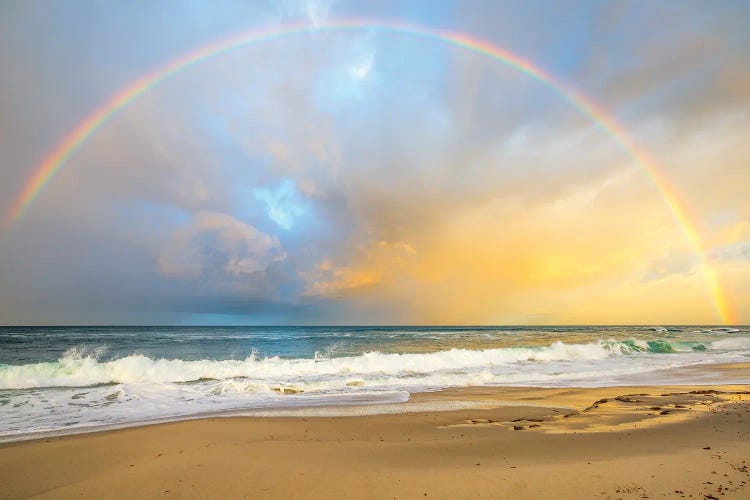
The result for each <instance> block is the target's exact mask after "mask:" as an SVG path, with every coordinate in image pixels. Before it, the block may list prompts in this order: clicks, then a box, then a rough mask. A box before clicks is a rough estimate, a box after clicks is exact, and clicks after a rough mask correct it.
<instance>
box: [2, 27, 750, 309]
mask: <svg viewBox="0 0 750 500" xmlns="http://www.w3.org/2000/svg"><path fill="white" fill-rule="evenodd" d="M359 30H372V31H380V32H387V33H394V34H400V35H408V36H414V37H420V38H425V39H429V40H434V41H438V42H442V43H445V44H449V45H453V46H457V47H461V48H463V49H466V50H469V51H471V52H475V53H478V54H482V55H484V56H487V57H489V58H490V59H493V60H495V61H498V62H501V63H503V64H505V65H507V66H510V67H513V68H515V69H517V70H518V71H520V72H522V73H524V74H526V75H528V76H530V77H532V78H534V79H536V80H538V81H540V82H543V83H544V84H546V85H548V86H549V87H550V88H552V89H554V90H555V91H557V93H558V94H559V95H560V96H561V97H562V98H564V99H565V100H567V101H568V102H570V103H571V104H572V105H574V106H575V107H576V108H578V109H579V110H580V111H581V112H582V113H583V114H585V115H587V116H588V117H589V118H591V119H592V120H593V121H595V122H596V123H598V124H599V126H600V127H602V129H604V130H605V131H606V132H607V133H608V134H609V135H610V136H611V137H612V139H613V140H614V141H616V142H617V143H618V144H619V145H620V146H621V147H622V148H623V149H624V150H625V151H626V152H627V153H628V154H629V155H630V156H631V157H632V159H633V160H634V161H635V162H636V163H637V164H638V165H639V166H640V167H641V168H642V169H643V170H644V171H645V172H646V173H647V174H648V175H649V176H650V177H651V179H652V180H653V182H654V184H655V185H656V187H657V189H658V190H659V192H660V193H661V195H662V197H663V198H664V201H665V202H666V204H667V206H668V207H669V209H670V210H671V212H672V214H673V215H674V217H675V219H676V221H677V223H678V224H679V225H680V227H681V228H682V230H683V232H684V234H685V236H686V237H687V239H688V240H689V242H690V244H691V245H692V246H693V247H694V248H695V251H696V253H697V255H698V256H699V258H700V261H701V267H702V270H703V275H704V279H705V280H706V283H707V285H708V288H709V292H710V295H711V297H712V300H713V302H714V305H715V307H716V311H717V313H718V315H719V317H720V318H721V320H722V322H724V323H736V322H737V319H736V316H735V314H734V311H733V310H732V307H731V306H730V304H729V301H728V300H727V297H726V295H725V293H724V291H723V290H722V288H721V284H720V282H719V278H718V276H717V274H716V271H715V270H714V269H713V268H712V267H711V265H710V262H709V260H708V257H707V255H706V251H705V249H704V248H703V244H702V242H701V239H700V236H699V235H698V232H697V230H696V229H695V225H694V224H692V223H691V220H690V217H689V215H688V211H687V210H686V206H685V204H684V203H682V202H681V201H680V199H679V197H678V195H677V192H676V190H674V189H673V188H672V187H671V186H670V185H669V183H668V181H667V179H666V177H664V175H663V174H662V173H661V172H660V171H659V169H658V168H657V166H656V164H655V163H654V161H653V160H652V159H651V158H650V157H649V155H648V154H647V153H646V151H645V150H643V149H642V148H640V147H639V146H638V145H637V144H636V143H635V141H634V140H633V139H632V137H630V135H629V134H628V133H627V131H626V130H625V129H624V128H623V126H622V125H620V124H619V123H618V122H617V121H616V120H615V119H614V118H613V117H612V116H610V115H609V114H608V113H607V112H606V111H605V110H604V109H603V108H602V107H600V106H599V105H598V104H596V103H595V102H594V101H592V100H591V99H589V98H587V97H585V96H583V95H582V94H580V93H578V92H577V91H575V90H574V89H572V88H570V87H568V86H566V85H565V84H563V83H562V82H560V81H558V80H556V79H554V78H553V77H552V76H550V75H549V74H548V73H546V72H545V71H544V70H542V69H540V68H539V67H537V66H535V65H534V64H532V63H531V62H530V61H528V60H525V59H523V58H521V57H519V56H517V55H515V54H513V53H511V52H509V51H507V50H505V49H503V48H500V47H497V46H494V45H492V44H490V43H489V42H486V41H484V40H480V39H477V38H472V37H471V36H469V35H467V34H462V33H456V32H450V31H444V30H438V29H432V28H428V27H424V26H418V25H413V24H406V23H401V22H377V23H375V22H372V21H368V20H360V19H346V20H340V21H332V22H329V23H326V24H324V25H320V26H310V25H309V24H303V23H298V24H288V25H285V26H276V27H273V28H268V29H262V30H257V31H250V32H244V33H241V34H239V35H235V36H232V37H230V38H227V39H224V40H220V41H216V42H213V43H210V44H208V45H205V46H203V47H200V48H198V49H196V50H194V51H192V52H189V53H187V54H184V55H182V56H180V57H178V58H177V59H175V60H173V61H171V62H169V63H167V64H165V65H163V66H161V67H159V68H157V69H156V70H155V71H152V72H151V73H149V74H146V75H144V76H142V77H140V78H139V79H137V80H135V81H134V82H132V83H130V84H129V85H127V86H125V87H124V88H122V89H121V90H120V91H119V92H117V93H115V94H114V95H113V96H112V97H111V98H110V99H109V100H108V101H106V102H105V103H103V104H102V105H101V106H100V107H99V108H97V109H96V110H95V111H94V112H92V113H91V114H90V115H88V116H87V117H86V119H85V120H83V121H82V122H81V123H80V124H79V125H78V126H76V127H75V128H74V129H73V130H72V131H71V132H70V133H69V134H68V135H66V136H65V137H64V138H63V139H62V140H61V141H60V142H59V143H58V144H57V145H56V146H55V148H54V149H53V150H52V151H51V152H50V154H49V155H48V156H47V157H45V158H44V159H43V160H42V162H41V163H39V165H38V166H37V167H36V168H35V169H34V173H33V174H32V176H31V177H30V178H29V180H28V181H27V182H26V184H25V185H24V187H23V189H22V190H21V192H20V193H19V194H18V196H17V197H16V199H15V201H14V203H13V205H12V206H11V209H10V211H9V212H8V214H7V217H6V218H5V225H6V227H11V226H13V225H14V224H15V223H16V222H17V221H18V220H20V219H21V217H22V216H23V214H24V213H25V212H26V210H27V209H28V207H29V206H30V205H31V203H32V202H33V201H34V200H35V199H36V198H37V197H38V196H39V193H40V192H41V191H42V189H43V188H44V186H46V185H47V184H48V183H49V182H50V180H51V179H52V178H53V177H54V176H55V174H56V173H57V172H59V171H60V169H61V168H62V167H63V165H65V163H66V161H67V160H68V159H69V158H70V157H71V156H72V155H73V154H74V153H75V152H76V151H77V150H78V149H79V148H81V146H82V145H83V144H85V143H86V141H87V140H88V139H89V138H90V137H91V136H92V135H93V134H94V133H95V132H96V131H97V130H99V129H100V128H101V127H102V126H103V125H104V124H105V123H107V121H108V120H109V119H110V118H112V117H113V116H114V115H115V114H117V112H118V111H120V110H122V109H123V108H124V107H126V106H127V105H129V104H130V103H131V102H133V101H134V100H135V99H137V98H138V97H140V96H141V95H143V94H144V93H146V92H148V91H149V90H150V89H152V88H154V87H155V86H157V85H159V84H160V83H161V82H163V81H164V80H166V79H168V78H170V77H171V76H173V75H175V74H177V73H179V72H181V71H184V70H186V69H188V68H190V67H192V66H194V65H196V64H198V63H201V62H203V61H206V60H207V59H210V58H213V57H216V56H219V55H222V54H226V53H228V52H231V51H234V50H237V49H240V48H243V47H247V46H249V45H253V44H259V43H264V42H270V41H272V40H277V39H280V38H284V37H291V36H295V35H305V34H310V33H317V32H346V31H359Z"/></svg>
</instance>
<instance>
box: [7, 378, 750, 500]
mask: <svg viewBox="0 0 750 500" xmlns="http://www.w3.org/2000/svg"><path fill="white" fill-rule="evenodd" d="M723 369H725V370H732V371H734V372H736V373H742V374H743V377H744V376H745V375H747V374H750V364H745V363H743V364H741V365H733V366H727V367H724V368H723ZM461 402H469V403H470V404H464V403H461ZM461 404H463V406H460V407H457V406H459V405H461ZM401 405H407V406H406V407H403V406H402V407H401V410H404V409H407V410H409V409H412V410H417V411H400V412H394V413H380V414H369V415H356V414H350V415H341V414H339V415H338V416H331V415H325V414H322V413H321V414H319V415H312V414H307V415H305V416H303V415H290V414H287V415H274V416H263V417H259V416H212V417H204V418H199V419H192V420H182V421H177V422H168V423H158V424H151V425H145V426H143V425H142V426H137V427H127V428H123V429H117V430H106V431H100V432H90V433H85V434H74V435H66V436H59V437H41V438H38V439H34V440H27V441H16V442H12V443H4V444H0V497H2V498H24V497H28V496H39V497H41V498H72V497H74V496H75V497H79V496H80V495H84V496H94V497H103V496H105V497H123V498H124V497H131V498H132V497H147V498H155V497H162V498H183V497H187V498H195V497H201V498H216V497H248V498H257V497H269V498H278V497H282V498H289V497H294V498H320V497H335V498H343V497H346V498H381V497H382V498H384V497H388V498H393V497H396V498H414V497H421V498H424V496H425V495H427V496H428V497H432V498H434V497H438V498H466V497H496V496H517V497H551V496H554V497H557V498H580V497H593V496H596V497H600V498H647V497H649V498H654V497H656V496H667V497H677V498H682V497H684V498H690V495H692V497H693V498H711V497H707V496H706V495H713V496H715V497H716V498H719V497H722V498H743V497H745V498H746V497H747V495H750V473H748V464H747V462H748V461H750V459H749V458H748V457H750V385H748V384H740V385H722V384H691V385H651V386H624V387H600V388H571V387H566V388H546V389H540V388H528V387H500V388H498V387H474V388H456V389H446V390H443V391H439V392H432V393H416V394H413V395H412V398H411V399H410V401H409V402H408V403H401ZM408 405H412V406H411V407H409V406H408ZM441 405H442V406H441ZM450 405H454V406H453V407H451V406H450ZM396 406H397V405H396ZM437 408H442V409H441V410H438V409H437ZM326 411H327V410H326ZM30 464H33V466H31V465H30ZM456 477H461V481H456V480H455V478H456Z"/></svg>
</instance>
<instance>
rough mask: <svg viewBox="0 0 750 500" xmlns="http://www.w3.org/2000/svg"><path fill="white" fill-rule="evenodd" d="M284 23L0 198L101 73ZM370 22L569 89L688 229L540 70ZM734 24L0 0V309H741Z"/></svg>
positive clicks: (707, 317) (712, 15)
mask: <svg viewBox="0 0 750 500" xmlns="http://www.w3.org/2000/svg"><path fill="white" fill-rule="evenodd" d="M351 18H358V19H360V20H364V21H366V22H367V23H369V24H371V25H372V26H371V27H370V28H362V29H357V30H349V31H342V30H327V29H325V27H326V26H327V25H330V24H335V23H337V22H340V21H341V20H346V19H351ZM295 23H297V24H300V23H301V24H302V25H304V26H306V27H309V29H308V30H307V31H306V32H305V33H302V34H297V35H289V36H280V37H276V38H273V39H270V40H268V41H264V42H261V43H255V44H248V45H245V46H243V47H240V48H237V49H236V50H233V51H230V52H226V53H222V54H220V55H217V56H215V57H210V58H207V59H205V60H203V61H201V62H200V63H197V64H194V65H192V66H190V67H188V68H185V69H184V70H182V71H180V72H178V73H176V74H174V75H172V76H170V77H169V78H166V79H164V80H163V81H162V82H160V83H159V84H158V85H156V86H154V87H153V88H151V89H149V90H148V91H146V92H144V93H143V94H142V95H140V96H139V97H138V98H136V99H134V100H133V101H132V102H130V103H128V104H127V105H126V106H124V107H123V108H122V109H120V110H119V112H118V113H116V114H115V115H113V116H112V117H111V118H110V119H109V120H108V121H107V122H106V123H104V124H103V125H102V126H101V127H99V128H98V129H97V130H96V131H95V132H94V133H93V134H92V135H91V136H90V137H89V138H88V139H87V140H86V141H85V142H84V143H83V144H82V145H81V146H80V147H79V148H78V149H77V150H75V151H74V152H73V153H72V154H71V155H70V157H69V158H68V159H67V160H66V161H65V163H64V164H63V166H62V168H61V169H60V170H59V171H58V173H57V174H56V175H55V176H54V177H53V178H52V179H51V180H50V181H49V182H48V183H47V184H46V185H45V186H44V187H43V189H42V190H41V191H40V193H39V194H38V196H37V197H36V198H35V199H34V200H33V202H32V203H31V204H30V205H29V206H28V208H27V210H26V211H25V212H24V214H23V216H22V217H20V218H17V219H16V220H11V221H8V220H7V215H8V214H10V213H11V212H12V210H13V206H14V203H15V200H16V199H17V198H18V196H19V193H21V192H22V190H23V189H24V187H25V186H26V185H27V183H28V182H29V180H30V178H31V177H32V175H33V173H34V172H35V171H36V170H37V169H38V168H39V165H40V164H41V163H42V162H43V160H44V159H45V157H47V156H48V155H49V154H50V153H51V152H53V151H54V148H55V146H56V144H58V143H59V142H60V141H61V140H62V139H63V138H64V137H65V136H66V134H68V133H70V132H71V131H72V130H74V129H76V127H78V126H79V125H80V124H81V123H82V122H84V120H85V119H86V118H87V116H89V115H90V114H91V113H92V112H94V111H96V110H97V109H98V108H100V107H101V106H102V105H103V104H105V103H106V102H107V101H109V100H110V99H111V97H112V96H113V95H116V94H117V93H118V92H119V91H120V90H121V89H123V88H127V87H128V86H129V85H131V84H132V83H133V82H135V81H137V80H138V79H139V78H141V77H143V76H144V75H147V74H150V73H152V72H153V71H155V70H156V69H158V68H159V67H162V66H164V65H165V64H168V63H170V62H171V61H174V60H175V59H177V58H179V57H181V56H183V55H184V54H187V53H190V52H191V51H194V50H196V49H199V48H201V47H204V46H207V45H209V44H211V43H215V42H217V41H220V40H225V39H227V38H228V37H230V36H235V35H237V34H240V33H245V32H252V31H254V30H275V29H278V30H283V29H284V27H285V26H289V25H292V24H295ZM389 23H391V24H392V23H408V24H414V25H419V26H422V27H424V28H427V29H433V30H443V31H446V32H451V33H456V34H461V35H462V36H468V37H471V38H473V39H478V40H482V41H483V42H484V43H486V44H490V45H492V46H495V47H497V48H501V49H503V50H505V51H508V52H510V53H512V54H515V55H516V56H517V57H520V58H523V59H525V60H527V61H530V62H531V63H532V64H533V65H534V66H535V67H537V68H540V69H542V70H543V71H545V72H546V73H547V74H549V75H551V76H552V77H553V78H554V79H555V80H556V81H558V82H561V83H563V84H564V85H565V86H566V87H568V88H571V89H574V90H575V91H576V92H577V93H579V94H580V95H583V96H585V97H586V98H587V99H589V100H591V101H592V102H594V103H596V104H597V105H598V106H599V107H601V109H603V110H605V111H606V114H607V116H609V117H611V119H612V120H615V121H616V122H617V123H619V124H620V125H621V126H622V128H623V129H624V130H625V131H626V132H627V134H628V136H629V137H630V138H632V140H633V142H634V144H636V145H637V146H638V148H639V149H641V150H643V151H646V152H647V153H648V156H649V157H650V158H651V159H652V160H653V163H654V165H655V166H656V169H657V170H658V171H659V172H660V174H661V175H662V176H663V178H664V179H666V180H667V182H668V185H669V193H670V196H673V198H674V199H675V200H677V201H678V203H679V204H680V206H681V207H682V210H683V212H684V214H685V216H686V218H687V220H688V221H689V225H690V227H691V228H692V229H693V230H694V232H695V234H696V235H697V237H698V239H699V245H697V246H696V244H695V242H693V241H691V239H690V238H689V237H688V236H686V231H685V225H684V224H682V223H680V221H679V220H678V218H676V217H675V214H674V213H673V211H671V210H670V206H669V203H667V201H665V197H664V193H663V192H662V190H660V189H659V188H658V186H657V185H656V184H655V183H654V180H653V179H652V177H651V176H650V175H649V174H648V173H647V172H646V171H645V170H644V169H643V168H642V166H641V165H639V162H638V161H636V159H634V157H633V155H631V154H629V153H628V151H627V150H626V149H624V148H623V147H622V144H620V143H619V142H618V141H617V139H616V138H615V137H613V136H612V134H611V133H609V132H608V131H607V130H606V128H604V127H602V125H601V124H600V123H597V121H595V120H593V119H592V118H591V117H590V116H587V115H586V114H585V113H583V112H582V111H581V109H579V108H578V107H576V106H575V105H573V104H572V103H571V102H570V101H569V100H566V99H565V98H564V97H563V96H562V95H561V93H560V91H559V90H558V89H556V88H554V87H553V86H550V85H548V84H546V83H544V82H542V81H540V80H539V79H536V78H534V77H533V76H530V75H529V74H526V73H524V72H522V71H519V70H518V69H517V68H514V67H513V66H512V65H507V64H503V63H502V62H498V61H497V60H493V59H492V58H490V57H487V56H486V55H483V54H480V53H477V52H475V51H471V50H467V49H466V48H462V47H458V46H456V45H452V44H449V43H445V42H442V41H440V40H435V39H426V38H423V37H416V36H410V35H408V34H404V33H401V34H399V33H394V32H390V31H386V30H382V29H378V28H377V27H376V26H377V25H384V24H386V25H387V24H389ZM748 25H750V4H748V3H747V2H744V1H730V0H727V1H723V2H710V1H689V0H686V1H681V2H673V1H652V0H648V1H646V0H643V1H599V0H594V1H571V2H566V1H560V2H554V3H550V2H546V1H527V2H515V1H514V2H510V1H508V2H505V1H496V0H492V1H489V0H487V1H485V0H477V1H472V2H457V1H431V2H422V1H419V2H417V1H382V0H378V1H374V0H373V1H367V0H363V1H343V0H339V1H335V0H282V1H270V0H265V1H257V2H254V1H249V0H244V1H230V0H227V1H224V2H201V1H183V2H98V1H84V0H80V1H78V0H77V1H72V2H52V3H50V2H44V1H37V0H28V1H23V2H21V1H6V2H2V3H1V4H0V68H2V71H0V210H2V212H3V218H4V219H6V223H5V225H4V226H3V227H2V228H0V324H176V325H180V324H195V325H204V324H205V325H209V324H226V325H234V324H329V325H333V324H389V325H391V324H684V323H691V324H717V323H722V322H726V321H727V320H730V321H731V322H738V323H744V324H747V323H750V286H748V284H750V196H748V192H749V190H748V187H749V186H750V156H748V149H747V144H748V141H750V58H748V57H747V54H748V50H750V30H748V29H747V28H748ZM698 247H700V248H698ZM707 269H709V270H710V271H709V273H713V274H714V275H715V277H716V282H717V283H718V288H719V290H720V293H721V295H722V296H723V299H721V300H723V301H724V302H725V303H726V306H727V309H728V310H730V311H731V314H730V315H729V316H728V315H727V314H721V313H720V311H719V310H718V309H717V298H716V297H717V292H716V289H715V288H714V289H712V286H711V283H710V279H707Z"/></svg>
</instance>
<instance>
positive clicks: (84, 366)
mask: <svg viewBox="0 0 750 500" xmlns="http://www.w3.org/2000/svg"><path fill="white" fill-rule="evenodd" d="M631 350H632V347H631V346H628V345H625V344H621V343H614V342H596V343H590V344H565V343H563V342H555V343H554V344H552V345H550V346H547V347H537V348H525V347H515V348H505V349H486V350H469V349H450V350H447V351H439V352H434V353H414V354H408V353H407V354H383V353H380V352H369V353H365V354H362V355H359V356H350V357H339V358H330V357H323V356H317V357H315V358H303V359H283V358H279V357H269V358H259V357H258V356H257V354H255V353H252V354H251V355H250V356H248V357H247V358H246V359H244V360H220V361H216V360H199V361H184V360H181V359H163V358H161V359H152V358H149V357H146V356H144V355H141V354H133V355H130V356H127V357H124V358H120V359H115V360H111V361H99V355H98V354H97V353H93V354H86V353H85V352H82V351H80V350H70V351H68V352H67V353H66V354H65V355H64V356H63V357H61V358H60V359H59V360H58V361H56V362H52V363H34V364H28V365H17V366H15V365H6V366H1V367H0V389H26V388H40V387H85V386H92V385H99V384H117V383H120V384H132V383H143V382H150V383H168V382H191V381H196V380H206V379H218V380H223V379H231V378H249V379H259V380H266V379H276V378H283V379H297V378H312V379H315V378H317V377H325V376H336V375H346V376H354V377H356V376H372V375H383V376H387V375H390V376H401V375H416V374H429V373H434V372H442V371H466V370H475V369H477V368H491V367H493V366H497V365H507V364H509V363H519V362H533V361H537V362H548V361H563V360H596V359H604V358H607V357H609V356H613V355H618V354H623V353H628V352H630V351H631Z"/></svg>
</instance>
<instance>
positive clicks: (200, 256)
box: [158, 212, 286, 280]
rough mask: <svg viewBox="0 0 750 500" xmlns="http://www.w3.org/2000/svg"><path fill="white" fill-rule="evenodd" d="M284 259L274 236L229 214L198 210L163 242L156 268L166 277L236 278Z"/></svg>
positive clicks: (241, 277)
mask: <svg viewBox="0 0 750 500" xmlns="http://www.w3.org/2000/svg"><path fill="white" fill-rule="evenodd" d="M285 258H286V253H285V252H284V251H283V249H282V248H281V245H280V244H279V241H278V240H277V239H276V238H274V237H272V236H269V235H267V234H265V233H263V232H261V231H258V230H257V229H255V228H254V227H252V226H250V225H248V224H245V223H244V222H242V221H240V220H237V219H235V218H234V217H232V216H230V215H226V214H221V213H214V212H198V213H197V214H196V215H195V216H194V218H193V220H192V221H191V222H190V223H189V224H188V225H187V226H186V227H183V228H180V229H178V230H177V231H176V232H175V233H174V234H173V235H172V238H171V239H170V240H169V241H168V242H167V244H166V246H165V247H164V248H163V250H162V252H161V253H160V255H159V260H158V269H159V272H161V273H162V274H164V275H166V276H169V277H181V278H193V279H197V278H216V277H217V276H219V277H220V278H221V277H223V278H229V279H231V280H237V279H248V278H252V277H253V275H256V274H259V273H263V272H265V271H266V269H267V268H268V266H269V265H271V264H272V263H274V262H279V261H282V260H284V259H285Z"/></svg>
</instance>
